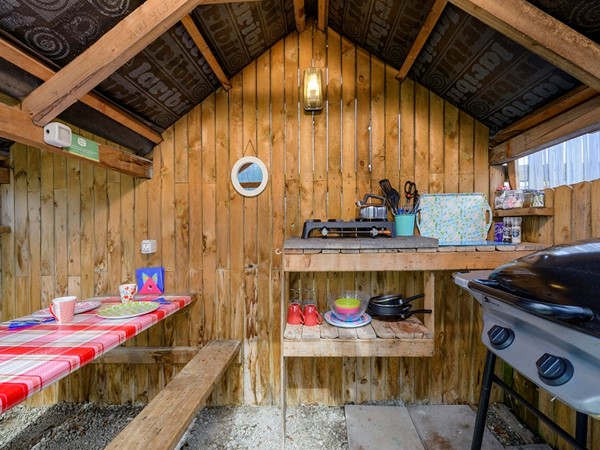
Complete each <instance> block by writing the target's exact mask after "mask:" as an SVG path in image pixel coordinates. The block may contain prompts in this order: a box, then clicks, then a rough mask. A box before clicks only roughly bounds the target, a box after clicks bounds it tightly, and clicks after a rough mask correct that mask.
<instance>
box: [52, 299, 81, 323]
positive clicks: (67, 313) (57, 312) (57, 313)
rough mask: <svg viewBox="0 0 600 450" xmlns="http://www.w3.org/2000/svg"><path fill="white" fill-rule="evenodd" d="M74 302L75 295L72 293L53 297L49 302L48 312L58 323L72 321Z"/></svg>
mask: <svg viewBox="0 0 600 450" xmlns="http://www.w3.org/2000/svg"><path fill="white" fill-rule="evenodd" d="M76 303H77V297H75V296H74V295H71V296H68V297H58V298H55V299H54V300H52V303H51V304H50V308H49V309H50V314H52V316H53V317H54V318H55V319H56V321H57V322H58V323H69V322H72V321H73V316H74V315H75V304H76Z"/></svg>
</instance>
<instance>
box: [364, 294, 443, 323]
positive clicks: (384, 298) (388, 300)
mask: <svg viewBox="0 0 600 450" xmlns="http://www.w3.org/2000/svg"><path fill="white" fill-rule="evenodd" d="M423 296H424V295H423V294H417V295H413V296H412V297H407V298H402V296H398V295H381V296H378V297H373V298H371V300H369V305H368V307H367V312H368V313H369V314H371V315H373V316H376V317H380V318H386V319H390V320H404V319H407V318H408V317H410V316H412V315H413V314H415V313H431V310H430V309H415V310H412V311H411V308H412V305H411V304H410V302H412V301H413V300H416V299H418V298H421V297H423Z"/></svg>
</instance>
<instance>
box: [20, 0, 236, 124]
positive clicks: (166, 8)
mask: <svg viewBox="0 0 600 450" xmlns="http://www.w3.org/2000/svg"><path fill="white" fill-rule="evenodd" d="M234 1H236V0H217V1H215V0H147V1H146V2H144V3H142V4H141V5H140V6H139V7H138V8H137V9H135V10H134V11H133V12H131V14H129V15H128V16H127V17H125V18H124V19H123V20H121V22H119V23H118V24H117V25H115V26H114V27H113V28H112V29H110V30H109V31H108V32H107V33H106V34H104V35H103V36H102V37H101V38H100V39H98V41H96V42H95V43H94V44H92V45H91V46H90V47H89V48H88V49H87V50H86V51H84V52H83V53H81V54H80V55H79V56H78V57H77V58H75V59H74V60H73V61H71V62H70V63H69V64H67V65H66V66H65V67H64V68H63V69H61V70H60V71H59V72H57V73H56V74H55V75H53V76H52V77H51V78H50V79H49V80H48V81H46V82H45V83H43V84H42V85H41V86H39V87H38V88H37V89H35V90H34V91H33V92H32V93H30V94H29V95H28V96H27V97H25V98H24V99H23V102H22V107H23V109H24V110H25V111H27V112H28V113H29V114H30V115H31V118H32V120H33V122H34V123H35V124H37V125H42V126H43V125H46V124H47V123H49V122H50V121H52V119H54V118H55V117H57V116H58V115H59V114H60V113H61V112H63V111H64V110H65V109H67V108H68V107H69V106H71V105H72V104H73V103H75V102H76V101H77V100H78V99H79V98H81V97H82V96H83V95H85V94H86V93H88V92H89V91H91V90H92V89H93V88H94V87H96V86H97V85H98V84H99V83H100V82H101V81H102V80H104V79H106V78H107V77H108V76H109V75H110V74H112V73H113V72H115V71H116V70H117V69H119V67H121V66H122V65H123V64H125V63H126V62H127V61H128V60H129V59H131V58H132V57H134V56H135V55H137V54H138V53H139V52H140V51H142V50H143V49H144V48H145V47H146V46H147V45H149V44H150V43H151V42H153V41H154V40H155V39H156V38H158V37H159V36H160V35H162V34H163V33H164V32H165V31H167V30H168V29H169V28H171V27H172V26H173V25H175V24H176V23H177V22H179V21H180V20H181V19H182V18H183V17H184V16H185V15H186V14H189V13H190V12H191V11H192V10H193V9H194V8H195V7H196V6H198V5H200V4H209V3H231V2H234ZM67 87H68V88H67Z"/></svg>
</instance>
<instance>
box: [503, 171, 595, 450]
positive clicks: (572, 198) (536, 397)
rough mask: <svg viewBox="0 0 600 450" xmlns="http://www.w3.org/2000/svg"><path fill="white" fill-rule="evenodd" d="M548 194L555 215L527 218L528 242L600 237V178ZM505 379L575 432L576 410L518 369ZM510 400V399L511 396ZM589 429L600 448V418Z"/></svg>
mask: <svg viewBox="0 0 600 450" xmlns="http://www.w3.org/2000/svg"><path fill="white" fill-rule="evenodd" d="M545 193H546V206H554V216H552V217H526V218H524V220H523V226H524V228H523V238H524V239H525V240H526V241H529V242H545V243H551V244H564V243H568V242H571V241H576V240H578V239H586V238H592V237H594V238H598V237H600V180H595V181H593V182H589V181H584V182H581V183H577V184H573V185H570V186H559V187H557V188H555V189H546V190H545ZM505 381H509V382H511V383H513V384H514V386H515V387H516V389H517V391H518V392H519V393H520V394H521V395H524V396H525V398H527V399H528V400H529V401H531V402H533V404H535V405H537V406H538V407H539V409H540V410H541V411H542V412H543V413H544V414H545V415H546V416H548V417H550V418H551V419H553V420H555V421H556V422H557V423H558V424H559V425H560V426H562V427H563V428H564V429H566V430H568V431H569V432H570V433H572V434H575V412H574V411H573V410H572V409H571V408H569V407H567V406H565V405H564V404H563V403H561V402H560V401H559V400H554V399H553V398H552V397H551V396H550V395H548V394H547V393H545V392H544V391H542V390H537V389H535V386H534V385H532V384H531V383H530V382H529V381H528V380H527V379H525V378H524V377H522V376H520V375H519V374H518V373H516V372H515V373H513V372H512V371H510V370H509V371H505ZM507 402H510V400H508V399H507ZM516 408H517V410H518V411H519V414H520V416H521V417H522V418H523V419H524V420H525V421H526V423H527V424H528V425H529V426H530V427H531V428H532V429H533V430H537V431H538V433H539V434H540V436H542V437H543V438H544V440H545V441H546V442H548V443H549V444H550V445H551V446H552V447H553V448H557V449H561V450H567V449H570V448H571V447H570V446H568V445H566V444H565V443H564V442H563V441H562V440H561V439H559V438H557V437H556V435H555V434H554V433H553V432H552V431H550V430H549V428H548V427H547V426H545V425H544V424H543V423H539V422H538V420H537V419H536V418H535V417H534V416H533V415H531V414H529V413H527V412H526V411H525V410H524V408H521V407H520V406H519V405H518V404H517V405H516ZM588 428H589V431H588V445H587V447H588V448H600V421H599V420H594V419H590V420H589V427H588Z"/></svg>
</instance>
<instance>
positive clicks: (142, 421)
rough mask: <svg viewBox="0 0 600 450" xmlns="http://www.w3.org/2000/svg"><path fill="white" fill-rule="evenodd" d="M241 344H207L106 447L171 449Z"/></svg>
mask: <svg viewBox="0 0 600 450" xmlns="http://www.w3.org/2000/svg"><path fill="white" fill-rule="evenodd" d="M240 345H241V344H240V341H235V340H228V341H224V340H223V341H210V342H209V343H208V344H206V345H205V346H204V347H202V349H200V351H199V352H198V354H197V355H196V356H194V358H192V360H191V361H190V362H189V363H188V364H187V365H186V366H185V367H184V368H183V369H182V370H181V372H179V373H178V374H177V375H176V376H175V378H173V379H172V380H171V382H170V383H169V384H167V386H165V388H164V389H163V390H162V391H160V393H159V394H158V395H157V396H156V397H155V398H154V399H152V401H151V402H150V403H148V405H146V407H145V408H144V409H143V410H142V411H141V412H140V413H139V414H138V415H137V417H136V418H135V419H133V421H132V422H131V423H130V424H129V425H127V427H125V429H124V430H123V431H121V433H119V434H118V435H117V437H115V439H113V441H112V442H111V443H110V444H109V445H108V446H107V447H106V448H107V449H111V450H116V449H122V450H132V449H143V450H148V449H151V448H158V449H161V450H162V449H172V448H174V447H175V446H176V445H177V443H178V442H179V440H180V439H181V436H182V435H183V433H184V432H185V431H186V430H187V428H188V426H189V425H190V423H191V422H192V420H193V418H194V417H195V416H196V414H197V413H198V411H199V410H200V408H202V406H204V404H205V403H206V399H207V398H208V396H209V395H210V393H211V392H212V390H213V388H214V386H215V385H216V383H217V381H218V380H219V379H220V378H221V376H222V375H223V374H224V373H225V371H226V370H227V367H229V364H231V362H232V361H233V359H234V358H235V356H236V355H237V354H238V352H239V350H240Z"/></svg>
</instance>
